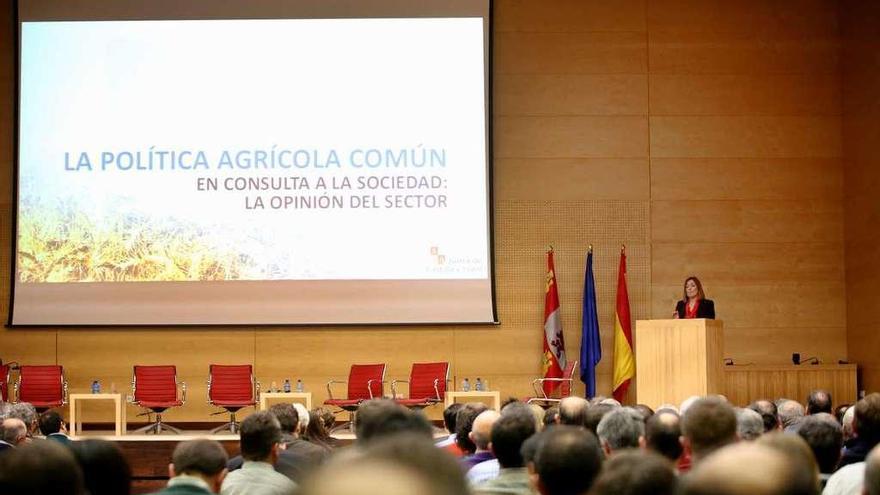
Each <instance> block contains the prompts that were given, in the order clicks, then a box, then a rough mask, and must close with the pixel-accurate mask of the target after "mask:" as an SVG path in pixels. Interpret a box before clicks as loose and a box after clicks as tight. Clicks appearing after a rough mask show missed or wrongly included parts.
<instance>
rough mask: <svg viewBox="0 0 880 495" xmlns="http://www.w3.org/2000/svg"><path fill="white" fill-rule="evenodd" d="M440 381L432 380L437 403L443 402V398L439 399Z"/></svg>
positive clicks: (437, 379)
mask: <svg viewBox="0 0 880 495" xmlns="http://www.w3.org/2000/svg"><path fill="white" fill-rule="evenodd" d="M444 381H449V380H444ZM439 385H440V379H439V378H434V394H435V395H436V396H437V402H443V398H442V397H440V387H439Z"/></svg>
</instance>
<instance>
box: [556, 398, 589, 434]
mask: <svg viewBox="0 0 880 495" xmlns="http://www.w3.org/2000/svg"><path fill="white" fill-rule="evenodd" d="M589 408H590V403H589V402H587V400H586V399H584V398H583V397H574V396H572V397H566V398H564V399H562V400H561V401H559V420H558V421H557V422H558V423H559V424H561V425H571V426H580V427H585V426H586V424H587V410H588V409H589Z"/></svg>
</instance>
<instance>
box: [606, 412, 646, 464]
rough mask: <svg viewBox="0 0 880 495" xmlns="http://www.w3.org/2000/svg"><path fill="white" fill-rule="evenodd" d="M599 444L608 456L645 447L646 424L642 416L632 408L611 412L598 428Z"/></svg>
mask: <svg viewBox="0 0 880 495" xmlns="http://www.w3.org/2000/svg"><path fill="white" fill-rule="evenodd" d="M596 433H597V434H598V436H599V442H600V444H601V445H602V450H603V451H604V452H605V455H606V456H610V455H611V454H613V453H615V452H617V451H619V450H623V449H633V448H639V447H644V446H645V422H644V419H643V417H642V414H641V413H640V412H638V411H636V410H635V409H633V408H630V407H619V408H617V409H614V410H613V411H610V412H609V413H608V414H606V415H605V417H603V418H602V421H600V422H599V426H597V427H596Z"/></svg>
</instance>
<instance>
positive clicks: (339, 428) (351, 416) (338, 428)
mask: <svg viewBox="0 0 880 495" xmlns="http://www.w3.org/2000/svg"><path fill="white" fill-rule="evenodd" d="M356 415H357V411H349V412H348V422H347V423H342V424H341V425H337V426H334V427H333V428H331V429H330V433H339V432H341V431H346V430H348V431H350V432H351V434H352V435H354V421H355V416H356Z"/></svg>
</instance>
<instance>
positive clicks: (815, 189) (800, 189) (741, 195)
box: [651, 158, 843, 200]
mask: <svg viewBox="0 0 880 495" xmlns="http://www.w3.org/2000/svg"><path fill="white" fill-rule="evenodd" d="M651 191H652V198H653V199H656V200H675V199H688V198H689V199H702V200H709V199H712V200H739V199H759V200H780V199H784V200H785V199H823V198H835V197H840V196H841V194H842V191H843V176H842V175H841V173H840V159H838V158H652V159H651Z"/></svg>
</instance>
